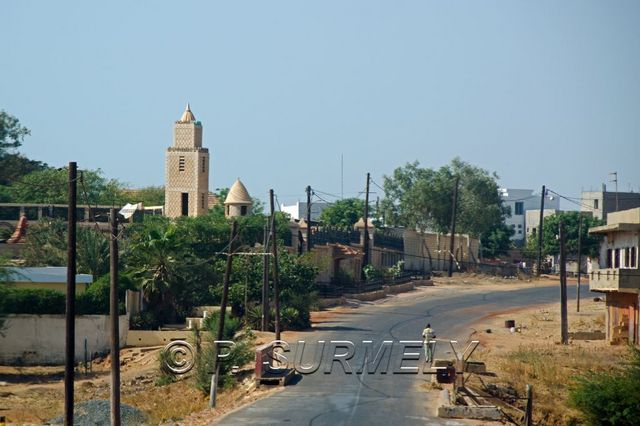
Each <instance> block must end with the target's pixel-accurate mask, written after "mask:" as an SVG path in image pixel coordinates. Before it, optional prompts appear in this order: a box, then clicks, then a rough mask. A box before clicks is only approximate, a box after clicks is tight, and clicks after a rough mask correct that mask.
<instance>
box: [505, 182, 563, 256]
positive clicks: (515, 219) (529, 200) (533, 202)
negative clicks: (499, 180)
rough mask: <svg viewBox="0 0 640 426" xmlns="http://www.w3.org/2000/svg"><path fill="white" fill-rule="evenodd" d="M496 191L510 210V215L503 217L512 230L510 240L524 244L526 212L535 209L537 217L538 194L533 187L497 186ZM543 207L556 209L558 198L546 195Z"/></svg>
mask: <svg viewBox="0 0 640 426" xmlns="http://www.w3.org/2000/svg"><path fill="white" fill-rule="evenodd" d="M498 192H499V193H500V198H501V199H502V202H503V204H504V205H505V206H507V207H508V208H509V210H510V211H511V216H510V217H507V218H506V219H505V223H506V225H507V226H511V227H512V228H513V230H514V233H513V235H512V236H511V240H512V241H513V242H515V243H516V244H524V241H525V236H526V229H527V222H526V218H527V216H526V212H527V211H529V210H537V211H538V218H539V216H540V194H535V193H534V192H533V189H511V188H499V189H498ZM544 207H545V209H548V210H553V211H557V210H559V209H560V200H559V199H558V198H557V197H553V196H550V195H546V196H545V200H544Z"/></svg>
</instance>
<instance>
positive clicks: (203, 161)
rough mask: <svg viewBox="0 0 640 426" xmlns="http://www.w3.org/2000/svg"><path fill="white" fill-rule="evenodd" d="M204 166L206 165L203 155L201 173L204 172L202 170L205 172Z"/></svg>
mask: <svg viewBox="0 0 640 426" xmlns="http://www.w3.org/2000/svg"><path fill="white" fill-rule="evenodd" d="M205 168H206V165H205V158H204V157H202V173H204V172H205Z"/></svg>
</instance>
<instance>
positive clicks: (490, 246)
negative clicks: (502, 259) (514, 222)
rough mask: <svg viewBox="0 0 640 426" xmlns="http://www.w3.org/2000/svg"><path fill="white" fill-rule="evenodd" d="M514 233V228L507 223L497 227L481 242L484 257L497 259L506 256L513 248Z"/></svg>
mask: <svg viewBox="0 0 640 426" xmlns="http://www.w3.org/2000/svg"><path fill="white" fill-rule="evenodd" d="M513 233H514V230H513V228H512V227H510V226H507V225H506V224H505V223H501V224H499V225H497V226H496V227H495V228H493V229H492V230H491V231H490V232H489V235H487V236H486V237H483V238H482V240H481V241H480V243H481V244H482V246H481V250H482V256H484V257H496V256H499V255H501V254H505V253H506V252H507V251H509V249H510V248H511V247H512V244H511V236H512V235H513Z"/></svg>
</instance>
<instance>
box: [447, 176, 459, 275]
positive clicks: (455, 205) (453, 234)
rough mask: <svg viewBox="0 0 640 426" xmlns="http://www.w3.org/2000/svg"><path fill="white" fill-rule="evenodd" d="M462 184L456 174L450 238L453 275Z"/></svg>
mask: <svg viewBox="0 0 640 426" xmlns="http://www.w3.org/2000/svg"><path fill="white" fill-rule="evenodd" d="M459 184H460V176H456V182H455V185H454V187H453V205H452V206H451V207H452V209H451V210H452V212H451V239H450V240H449V274H448V276H449V277H451V276H453V250H455V247H454V245H455V238H456V210H457V208H458V185H459Z"/></svg>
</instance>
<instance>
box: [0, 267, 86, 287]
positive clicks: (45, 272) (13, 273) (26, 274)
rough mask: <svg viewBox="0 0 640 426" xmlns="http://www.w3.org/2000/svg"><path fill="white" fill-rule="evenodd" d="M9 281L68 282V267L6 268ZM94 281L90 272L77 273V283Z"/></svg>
mask: <svg viewBox="0 0 640 426" xmlns="http://www.w3.org/2000/svg"><path fill="white" fill-rule="evenodd" d="M6 271H7V275H8V276H7V281H8V282H14V283H18V282H36V283H66V282H67V267H66V266H43V267H29V268H18V267H9V268H6ZM92 282H93V276H91V275H90V274H76V283H85V284H90V283H92Z"/></svg>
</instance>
